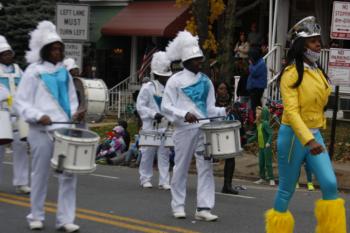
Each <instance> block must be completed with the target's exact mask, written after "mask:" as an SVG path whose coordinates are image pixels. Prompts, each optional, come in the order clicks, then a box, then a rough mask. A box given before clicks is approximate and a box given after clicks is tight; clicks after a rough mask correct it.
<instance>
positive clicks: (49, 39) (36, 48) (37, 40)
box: [26, 20, 62, 63]
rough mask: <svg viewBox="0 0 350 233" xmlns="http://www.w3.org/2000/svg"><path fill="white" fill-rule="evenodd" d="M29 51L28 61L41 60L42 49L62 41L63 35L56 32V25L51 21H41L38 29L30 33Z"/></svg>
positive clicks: (27, 54) (27, 53)
mask: <svg viewBox="0 0 350 233" xmlns="http://www.w3.org/2000/svg"><path fill="white" fill-rule="evenodd" d="M29 35H30V40H29V49H30V50H29V51H27V52H26V59H27V61H28V63H34V62H38V61H40V60H41V57H40V50H41V49H42V48H43V47H44V46H45V45H47V44H51V43H53V42H62V39H61V37H60V36H59V35H58V34H57V32H56V26H55V25H54V24H53V23H51V22H50V21H46V20H44V21H41V22H40V23H39V24H38V26H37V27H36V29H35V30H34V31H32V32H30V33H29Z"/></svg>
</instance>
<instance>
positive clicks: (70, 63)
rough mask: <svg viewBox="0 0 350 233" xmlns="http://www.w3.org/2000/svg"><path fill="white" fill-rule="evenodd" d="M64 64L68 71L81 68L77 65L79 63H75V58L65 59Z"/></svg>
mask: <svg viewBox="0 0 350 233" xmlns="http://www.w3.org/2000/svg"><path fill="white" fill-rule="evenodd" d="M63 64H64V66H65V67H66V68H67V70H68V71H70V70H72V69H75V68H78V69H79V66H78V65H77V63H75V60H74V59H73V58H67V59H64V61H63Z"/></svg>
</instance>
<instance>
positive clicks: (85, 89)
mask: <svg viewBox="0 0 350 233" xmlns="http://www.w3.org/2000/svg"><path fill="white" fill-rule="evenodd" d="M74 84H75V87H76V89H77V91H78V93H79V94H80V101H81V104H82V105H83V106H84V107H85V108H86V110H87V111H86V120H87V121H100V120H102V118H103V117H104V115H105V111H106V109H107V105H108V101H109V95H108V89H107V86H106V84H105V82H104V81H103V80H102V79H85V78H74Z"/></svg>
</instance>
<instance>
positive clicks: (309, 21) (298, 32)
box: [288, 16, 321, 43]
mask: <svg viewBox="0 0 350 233" xmlns="http://www.w3.org/2000/svg"><path fill="white" fill-rule="evenodd" d="M320 35H321V26H320V25H319V24H317V23H316V18H315V17H314V16H308V17H306V18H304V19H302V20H300V21H299V22H297V23H296V24H295V25H294V26H293V27H292V28H291V29H290V30H289V32H288V39H289V40H290V41H291V42H292V43H294V41H295V40H296V39H298V38H300V37H304V38H306V37H313V36H320Z"/></svg>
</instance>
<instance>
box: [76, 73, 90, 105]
mask: <svg viewBox="0 0 350 233" xmlns="http://www.w3.org/2000/svg"><path fill="white" fill-rule="evenodd" d="M73 82H74V86H75V89H76V91H77V97H78V102H79V107H80V108H85V109H87V102H86V96H85V89H84V84H83V82H82V81H81V79H80V78H74V79H73Z"/></svg>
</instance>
